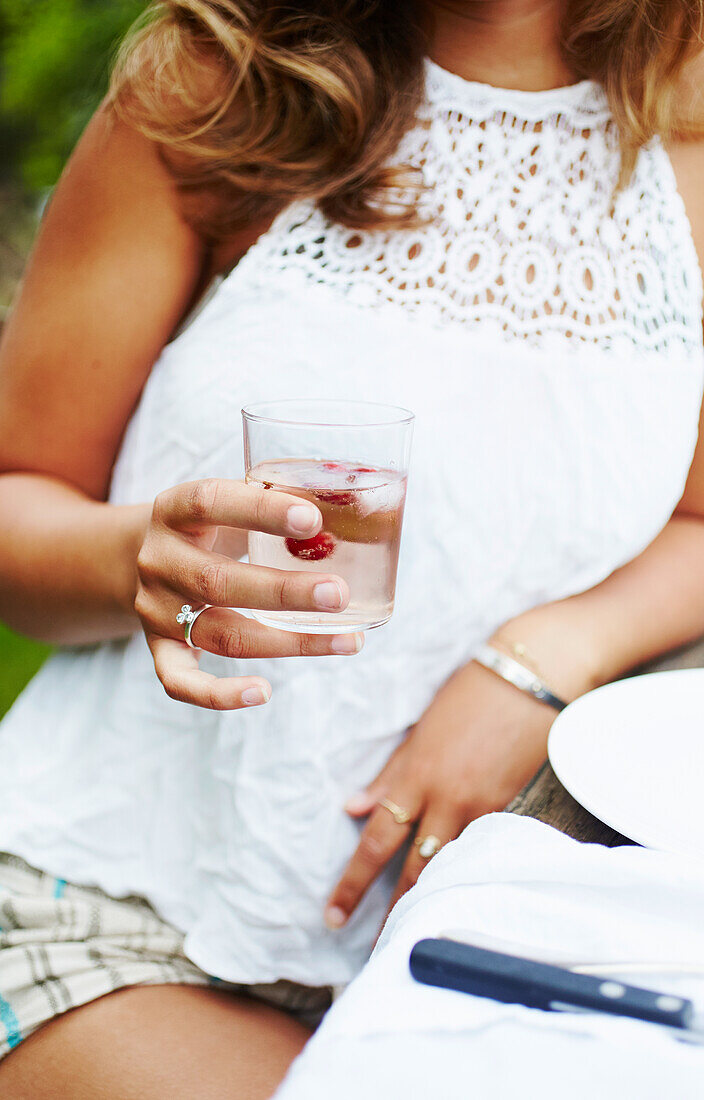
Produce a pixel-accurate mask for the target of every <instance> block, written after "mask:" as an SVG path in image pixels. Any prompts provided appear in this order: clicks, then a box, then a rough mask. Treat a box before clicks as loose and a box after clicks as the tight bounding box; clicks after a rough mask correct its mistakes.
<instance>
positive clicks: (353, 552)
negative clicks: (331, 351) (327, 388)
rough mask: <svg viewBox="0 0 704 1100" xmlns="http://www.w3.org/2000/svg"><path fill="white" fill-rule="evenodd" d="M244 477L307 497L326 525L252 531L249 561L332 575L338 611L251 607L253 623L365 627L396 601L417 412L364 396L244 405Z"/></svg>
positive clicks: (385, 616)
mask: <svg viewBox="0 0 704 1100" xmlns="http://www.w3.org/2000/svg"><path fill="white" fill-rule="evenodd" d="M242 417H243V420H244V455H245V469H246V480H247V482H248V483H250V484H253V485H260V486H262V487H263V488H265V489H276V490H277V491H278V492H283V493H291V494H292V495H293V496H296V497H303V498H304V499H305V500H311V501H313V503H314V504H316V505H317V507H318V508H319V509H320V511H321V513H322V516H323V526H322V528H321V530H320V532H319V533H318V534H317V535H314V536H313V538H310V539H293V538H281V537H279V536H277V535H267V534H262V533H261V532H259V531H250V532H249V560H250V562H251V563H252V564H254V565H264V566H268V567H270V568H274V569H296V570H303V571H306V572H310V573H335V574H337V575H338V576H341V577H344V579H345V580H346V581H347V584H348V585H349V589H350V602H349V604H348V606H347V607H346V608H345V610H344V611H340V612H324V611H252V614H253V615H254V616H255V618H256V619H258V620H259V622H262V623H266V624H267V625H268V626H276V627H278V628H279V629H282V630H294V631H298V632H306V633H310V634H344V633H351V632H353V631H357V630H370V629H371V628H372V627H375V626H381V625H382V624H383V623H386V622H388V620H389V619H390V618H391V613H392V611H393V607H394V595H395V590H396V569H397V565H398V552H399V544H400V541H401V524H402V522H403V508H404V504H405V500H406V479H407V475H408V461H409V456H410V449H411V437H412V433H413V420H414V416H413V413H411V412H409V411H408V410H407V409H400V408H395V407H394V406H390V405H377V404H373V403H371V402H365V401H324V400H313V401H308V400H293V401H266V402H262V403H260V404H256V405H249V406H247V407H246V408H244V409H243V410H242Z"/></svg>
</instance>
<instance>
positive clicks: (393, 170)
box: [109, 0, 704, 240]
mask: <svg viewBox="0 0 704 1100" xmlns="http://www.w3.org/2000/svg"><path fill="white" fill-rule="evenodd" d="M703 18H704V0H566V11H565V16H564V21H563V27H564V31H563V34H562V50H563V55H564V58H565V60H566V62H567V64H568V65H569V67H570V69H571V71H572V72H574V74H575V77H576V78H578V79H581V78H587V77H588V78H591V79H595V80H597V81H599V82H600V83H601V84H603V86H604V88H605V90H606V93H607V95H608V98H609V101H610V104H611V108H612V111H613V115H614V118H615V121H616V123H617V125H618V128H619V133H620V137H621V144H622V152H623V156H622V162H623V175H624V177H625V178H627V177H628V175H629V174H630V172H631V170H632V168H633V165H634V163H635V159H636V155H637V152H638V150H639V148H640V147H641V146H642V145H643V144H644V143H646V142H647V141H648V140H649V139H650V138H652V137H653V135H654V134H661V135H664V136H667V135H669V134H671V133H672V132H673V131H675V130H678V129H679V130H683V129H686V128H691V126H692V125H693V124H692V123H691V120H686V119H683V118H681V117H680V115H679V114H678V102H677V90H678V84H679V81H680V78H681V75H682V71H683V69H684V67H685V65H686V63H687V61H688V60H689V59H690V58H692V57H693V56H694V54H695V53H696V52H697V50H698V49H699V47H700V46H701V30H702V21H703ZM425 52H426V42H425V37H424V33H423V30H422V20H421V5H420V3H418V2H414V0H403V2H399V0H308V2H304V0H285V2H283V0H162V2H160V3H154V4H151V5H150V7H149V8H148V9H147V12H146V13H145V16H144V17H143V18H142V19H141V20H140V21H139V22H138V24H137V25H136V26H135V27H134V28H133V30H132V31H131V32H130V34H129V35H128V37H127V39H126V40H125V42H124V43H123V45H122V48H121V50H120V52H119V55H118V58H117V63H116V65H115V68H114V71H113V77H112V84H111V89H110V97H109V98H110V102H111V103H112V105H113V106H114V107H115V109H116V111H117V113H118V115H119V116H120V117H121V118H123V119H124V120H125V121H127V122H128V123H129V124H130V125H132V126H133V127H135V128H136V129H137V130H139V131H140V132H141V133H143V134H144V135H146V136H147V137H148V138H150V139H151V140H153V141H155V142H156V143H157V144H158V146H159V148H160V150H161V153H162V156H163V157H164V159H165V160H166V162H167V163H168V165H169V167H170V169H171V171H172V172H173V174H174V176H175V178H176V181H177V183H178V186H179V189H180V190H181V192H182V194H183V196H184V202H185V209H187V211H188V212H189V217H190V220H192V221H193V222H194V223H195V224H196V225H197V227H198V229H199V230H200V231H201V232H202V233H203V234H204V235H206V236H207V237H209V238H211V239H214V240H215V239H218V238H222V237H224V236H226V235H227V234H229V233H231V232H234V231H236V230H237V229H239V228H243V227H245V226H247V225H249V224H252V222H253V221H256V220H259V219H264V218H266V217H269V216H272V215H273V214H274V213H276V212H277V211H278V210H279V209H281V208H282V207H283V206H285V205H286V204H287V203H288V202H290V201H291V200H292V199H294V198H295V199H301V198H309V199H314V200H315V201H316V202H317V203H318V204H319V206H320V207H321V209H322V210H323V212H324V213H325V214H326V215H327V216H328V217H330V218H331V219H333V220H334V221H338V222H341V223H343V224H345V225H348V226H350V227H353V228H369V227H391V226H394V225H402V224H409V223H410V222H411V221H412V219H413V217H414V212H413V209H412V204H410V205H409V204H408V202H406V203H405V204H404V203H403V202H401V201H400V199H399V196H400V195H401V194H404V195H406V196H407V195H408V193H409V192H408V182H409V181H408V176H407V173H406V174H404V169H403V166H402V165H399V166H396V167H393V166H392V165H393V161H392V159H391V158H392V155H393V153H394V151H395V150H396V148H397V146H398V144H399V141H400V140H401V138H402V136H403V134H404V133H405V131H406V130H407V129H408V128H409V127H411V126H412V125H413V122H414V119H415V115H416V111H417V108H418V104H419V102H420V99H421V96H422V90H423V58H424V55H425ZM399 188H400V189H401V190H399Z"/></svg>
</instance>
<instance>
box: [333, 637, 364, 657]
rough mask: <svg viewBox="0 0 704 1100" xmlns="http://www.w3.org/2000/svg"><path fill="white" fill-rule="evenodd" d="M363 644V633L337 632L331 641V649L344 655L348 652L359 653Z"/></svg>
mask: <svg viewBox="0 0 704 1100" xmlns="http://www.w3.org/2000/svg"><path fill="white" fill-rule="evenodd" d="M363 645H364V636H363V635H362V634H336V635H335V637H334V638H333V639H332V640H331V642H330V649H331V650H332V652H333V653H338V654H339V655H340V656H343V655H344V654H347V653H359V651H360V649H361V648H362V646H363Z"/></svg>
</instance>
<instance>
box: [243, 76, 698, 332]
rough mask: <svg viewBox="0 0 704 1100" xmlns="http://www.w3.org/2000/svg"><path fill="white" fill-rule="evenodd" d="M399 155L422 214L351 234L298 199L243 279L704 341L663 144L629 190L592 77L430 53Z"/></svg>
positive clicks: (383, 305) (543, 324)
mask: <svg viewBox="0 0 704 1100" xmlns="http://www.w3.org/2000/svg"><path fill="white" fill-rule="evenodd" d="M397 157H398V161H399V163H402V164H406V165H409V166H410V167H411V168H412V169H414V170H416V171H417V172H418V173H419V174H420V177H421V178H422V180H423V184H424V190H423V192H422V196H421V200H420V212H421V215H422V221H423V224H422V225H421V226H419V227H418V228H415V229H409V230H403V231H401V230H394V231H391V232H387V231H384V230H369V231H363V230H351V229H347V228H345V227H344V226H342V225H337V224H332V223H330V222H329V221H328V220H327V219H326V218H325V217H324V216H323V214H322V213H321V211H320V210H319V209H318V208H316V207H315V206H314V205H312V204H310V203H294V204H293V205H292V206H291V207H290V208H288V209H287V210H286V211H284V212H283V214H282V215H281V217H280V218H279V219H277V221H276V222H275V223H274V225H273V227H272V229H271V231H270V232H269V233H268V234H265V235H264V237H263V238H262V239H261V241H260V243H259V244H258V245H257V246H255V248H254V249H253V250H251V252H250V253H249V254H248V255H247V257H245V260H244V261H243V262H242V263H241V264H240V266H239V268H238V269H236V270H237V272H238V274H237V276H236V280H235V284H233V285H241V281H242V280H245V279H246V280H249V281H250V282H254V283H259V284H261V285H272V281H273V282H276V283H277V284H280V285H281V286H283V285H284V284H285V285H286V286H290V285H291V282H292V281H299V282H300V281H301V280H302V281H304V282H305V283H307V284H315V285H317V286H318V287H320V288H321V289H324V290H327V291H328V292H330V293H332V294H333V295H335V296H338V297H339V296H343V297H344V298H346V299H347V300H348V301H350V302H352V303H355V304H357V305H360V306H364V307H371V308H379V309H392V310H398V309H401V310H402V311H404V312H405V313H406V314H411V315H413V316H415V317H416V318H418V319H423V320H424V321H426V322H428V323H431V324H447V323H450V324H460V325H463V326H467V327H470V328H475V329H476V328H477V327H479V326H481V328H482V331H483V332H486V331H488V330H489V328H491V327H493V328H494V329H495V330H496V331H498V333H499V334H500V336H501V338H502V339H505V340H510V341H517V340H518V341H520V342H522V343H524V344H531V345H534V346H545V344H546V341H548V340H552V339H553V338H555V337H559V339H560V341H561V342H562V343H563V344H564V345H567V346H572V347H575V346H576V345H578V344H581V345H584V344H592V345H598V346H599V347H601V348H602V349H603V350H614V349H615V348H620V349H622V350H628V349H630V350H632V349H633V348H640V349H641V350H642V349H644V348H647V349H650V350H657V351H659V352H661V351H663V350H664V349H666V348H673V347H674V346H680V347H682V346H683V345H684V346H686V347H687V348H689V349H692V348H696V349H697V350H698V351H699V352H701V273H700V270H699V265H698V260H697V257H696V252H695V250H694V246H693V242H692V238H691V231H690V228H689V222H688V220H687V216H686V214H685V211H684V207H683V203H682V200H681V198H680V196H679V193H678V191H677V187H676V183H675V180H674V175H673V172H672V168H671V165H670V163H669V160H668V158H667V154H666V153H665V151H664V149H663V147H662V144H661V143H660V142H659V141H657V140H656V141H654V142H651V143H650V145H649V146H647V147H646V148H645V149H643V150H642V151H641V153H640V155H639V157H638V161H637V164H636V168H635V171H634V173H633V176H632V179H631V180H630V182H629V184H628V185H627V186H626V187H624V188H621V189H620V190H619V189H618V188H617V183H618V180H619V173H620V165H621V154H620V143H619V137H618V131H617V128H616V126H615V124H614V121H613V118H612V116H611V112H610V110H609V105H608V101H607V97H606V94H605V92H604V90H603V88H602V87H601V86H600V85H599V84H597V83H596V82H595V81H593V80H582V81H580V82H579V83H577V84H572V85H568V86H566V87H561V88H552V89H548V90H547V91H538V92H526V91H519V90H515V89H509V88H496V87H493V86H492V85H488V84H480V83H474V82H472V81H469V80H465V79H464V78H463V77H460V76H458V75H457V74H455V73H451V72H449V71H448V70H446V69H442V68H441V67H440V66H439V65H437V64H436V63H435V62H434V61H431V60H430V59H426V93H425V98H424V101H423V103H422V104H421V107H420V109H419V112H418V121H417V124H416V126H415V127H413V128H412V129H411V130H409V132H408V133H407V134H406V135H405V137H404V138H403V140H402V142H401V145H400V147H399V150H398V152H397Z"/></svg>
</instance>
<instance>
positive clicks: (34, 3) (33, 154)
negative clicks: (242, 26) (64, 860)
mask: <svg viewBox="0 0 704 1100" xmlns="http://www.w3.org/2000/svg"><path fill="white" fill-rule="evenodd" d="M145 7H146V0H1V3H0V325H2V323H3V321H4V319H5V318H6V316H7V312H8V310H9V308H10V303H11V301H12V298H13V295H14V293H15V289H16V287H17V283H18V281H19V279H20V277H21V275H22V270H23V268H24V264H25V261H26V257H27V254H28V252H29V249H30V248H31V244H32V240H33V238H34V234H35V233H36V229H37V224H38V221H39V217H40V213H41V210H42V207H43V205H44V203H45V202H46V198H47V196H48V194H49V192H50V190H51V188H52V187H53V185H54V184H55V183H56V181H57V179H58V177H59V175H60V173H61V170H62V168H63V166H64V164H65V162H66V158H67V157H68V155H69V153H70V152H71V149H72V148H73V146H74V144H75V142H76V140H77V139H78V137H79V135H80V133H81V131H82V130H83V127H84V126H85V124H86V122H87V121H88V119H89V118H90V116H91V114H92V112H93V111H94V110H95V107H96V105H97V103H98V102H99V100H100V98H101V96H102V95H103V93H104V91H105V87H106V85H107V79H108V73H109V70H110V63H111V59H112V57H113V55H114V51H115V47H116V45H117V43H118V41H119V39H120V38H121V36H122V35H123V34H124V32H125V31H126V30H127V28H128V27H129V25H130V23H132V21H133V20H134V19H135V18H136V17H137V16H138V15H139V14H140V12H141V11H143V9H144V8H145ZM0 522H8V517H0ZM47 652H48V650H47V648H46V647H45V646H39V645H37V644H36V643H34V642H31V641H28V640H27V639H25V638H18V637H17V636H16V635H15V634H12V633H11V632H10V631H9V630H7V629H5V628H4V627H3V626H2V625H0V714H4V713H5V711H6V710H7V708H8V707H9V706H10V704H11V703H12V701H13V699H14V698H15V696H16V695H17V693H18V692H19V691H20V690H21V689H22V687H23V686H24V685H25V683H26V682H27V680H29V678H30V677H31V676H32V675H33V674H34V672H35V671H36V669H37V668H38V667H39V665H40V664H41V662H42V660H43V659H44V657H45V656H46V653H47Z"/></svg>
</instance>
